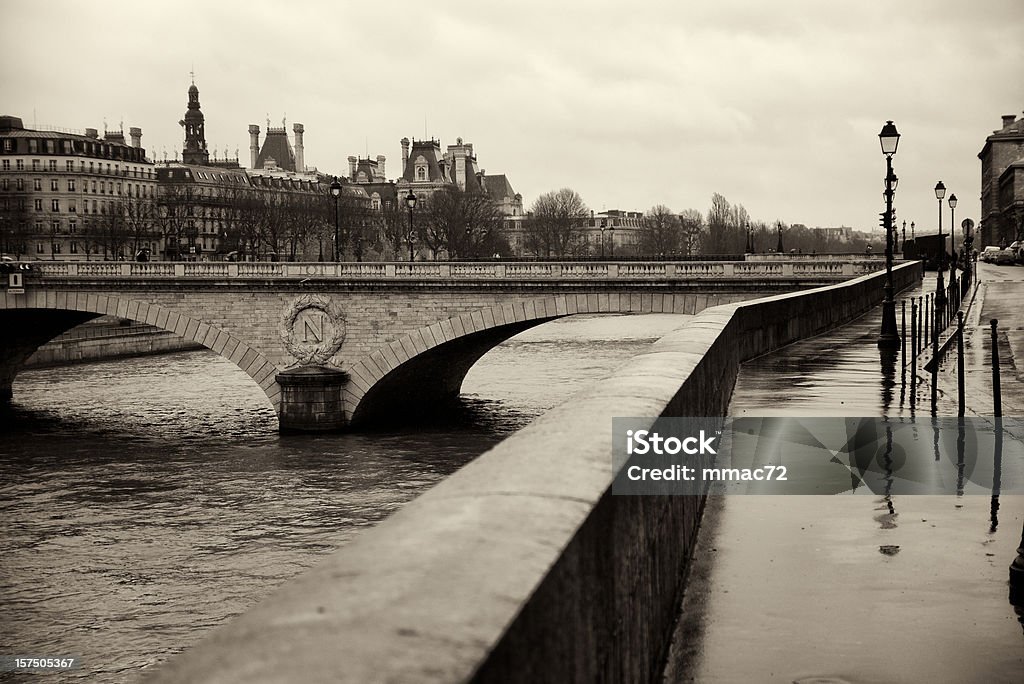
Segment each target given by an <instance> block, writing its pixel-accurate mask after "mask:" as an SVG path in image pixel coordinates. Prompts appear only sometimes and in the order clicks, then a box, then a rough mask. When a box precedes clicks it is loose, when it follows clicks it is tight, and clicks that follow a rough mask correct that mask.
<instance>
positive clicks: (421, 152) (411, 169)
mask: <svg viewBox="0 0 1024 684" xmlns="http://www.w3.org/2000/svg"><path fill="white" fill-rule="evenodd" d="M420 157H423V160H424V161H425V162H426V164H427V177H426V179H425V180H427V181H433V182H435V183H449V182H451V179H450V175H449V172H448V169H445V171H444V173H442V172H441V164H440V162H441V161H442V155H441V143H440V142H438V141H437V140H413V141H412V150H410V152H409V158H408V159H407V160H406V162H405V169H403V171H402V178H404V179H405V180H407V181H409V182H410V183H413V182H423V181H417V180H416V163H417V160H418V159H419V158H420Z"/></svg>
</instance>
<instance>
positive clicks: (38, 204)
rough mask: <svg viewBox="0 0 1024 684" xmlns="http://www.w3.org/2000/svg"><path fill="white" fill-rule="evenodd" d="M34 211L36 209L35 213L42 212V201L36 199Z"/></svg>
mask: <svg viewBox="0 0 1024 684" xmlns="http://www.w3.org/2000/svg"><path fill="white" fill-rule="evenodd" d="M35 209H36V211H42V210H43V200H41V199H37V200H36V201H35Z"/></svg>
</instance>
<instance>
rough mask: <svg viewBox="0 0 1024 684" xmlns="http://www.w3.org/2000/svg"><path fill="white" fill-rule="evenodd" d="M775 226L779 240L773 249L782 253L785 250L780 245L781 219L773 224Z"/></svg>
mask: <svg viewBox="0 0 1024 684" xmlns="http://www.w3.org/2000/svg"><path fill="white" fill-rule="evenodd" d="M775 228H776V230H778V231H779V242H778V244H777V245H775V251H776V252H778V253H779V254H783V253H784V252H785V249H784V248H783V247H782V221H778V222H777V223H776V224H775Z"/></svg>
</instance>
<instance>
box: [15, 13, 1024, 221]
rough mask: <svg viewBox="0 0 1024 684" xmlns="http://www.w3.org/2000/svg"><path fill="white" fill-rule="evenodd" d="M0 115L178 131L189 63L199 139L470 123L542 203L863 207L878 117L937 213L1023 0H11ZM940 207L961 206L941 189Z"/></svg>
mask: <svg viewBox="0 0 1024 684" xmlns="http://www.w3.org/2000/svg"><path fill="white" fill-rule="evenodd" d="M2 16H3V21H2V22H0V41H2V44H3V45H4V46H5V57H4V59H3V60H0V93H2V98H0V104H2V106H0V114H9V115H13V116H20V117H21V118H22V119H23V121H24V123H25V125H26V126H28V127H32V126H33V125H37V126H39V127H44V126H48V127H60V128H67V129H77V130H81V129H84V128H97V129H99V130H100V131H102V130H103V128H104V124H105V125H106V127H107V128H109V129H115V130H116V129H118V128H119V127H120V126H121V123H122V122H123V126H124V130H125V133H126V134H127V129H128V128H129V127H130V126H139V127H141V128H142V129H143V138H142V143H143V147H145V148H146V149H147V151H148V153H149V156H151V157H153V158H156V159H163V158H164V154H165V153H166V154H167V156H168V157H173V156H174V155H175V153H176V152H177V153H179V154H180V150H181V147H182V140H183V132H182V129H181V127H180V126H179V125H178V121H179V120H180V119H181V118H182V117H183V115H184V113H185V110H186V102H187V90H188V87H189V85H190V83H191V76H190V73H191V72H194V74H195V83H196V85H197V86H198V87H199V92H200V101H201V104H202V111H203V114H204V115H205V117H206V138H207V143H208V146H209V149H210V150H211V152H214V153H216V154H217V155H218V156H223V155H224V153H225V151H227V152H228V153H229V155H230V156H234V155H235V150H238V153H239V157H240V159H241V161H242V164H243V165H248V159H249V151H248V150H249V136H248V126H249V124H253V123H255V124H258V125H259V126H260V127H261V129H263V130H265V127H266V125H267V119H268V117H269V119H270V121H271V123H272V125H274V126H280V125H281V122H282V120H286V121H287V126H288V129H289V131H290V130H291V127H292V124H293V123H294V122H301V123H302V124H303V125H304V126H305V131H306V132H305V136H304V137H305V159H306V164H307V165H309V166H316V167H317V168H318V169H319V170H320V171H322V172H325V173H329V174H338V175H344V174H346V173H347V171H348V162H347V158H348V156H349V155H358V156H360V157H366V156H370V157H371V158H376V156H377V155H380V154H383V155H385V156H386V157H387V164H386V174H387V176H388V178H392V179H393V178H397V177H398V176H399V174H400V173H401V169H400V165H401V146H400V143H399V141H400V140H401V139H402V138H403V137H409V138H415V139H423V138H429V137H433V138H435V139H438V140H439V141H440V143H441V146H442V149H444V148H446V146H447V145H449V144H454V143H455V139H456V138H457V137H461V138H463V139H464V140H465V141H466V142H470V143H473V145H474V150H475V152H476V155H477V159H478V164H479V166H480V167H481V168H483V169H484V170H485V171H486V172H487V174H488V175H495V174H505V175H506V176H507V177H508V179H509V181H510V182H511V184H512V186H513V187H514V189H515V190H516V191H517V192H519V193H521V194H522V196H523V202H524V204H525V206H526V208H527V209H528V208H529V206H530V205H531V204H532V203H533V202H534V201H535V200H536V199H537V197H538V196H539V195H541V194H543V193H545V192H550V191H552V190H557V189H560V188H563V187H569V188H572V189H574V190H576V191H577V192H579V194H580V195H581V196H582V198H583V200H584V201H585V202H586V203H587V205H588V206H589V207H590V208H591V209H594V210H595V211H601V210H603V209H622V210H627V211H647V210H648V209H649V208H650V207H652V206H654V205H657V204H664V205H666V206H668V207H669V208H671V209H672V210H674V211H677V212H680V211H683V210H686V209H696V210H699V211H701V212H702V213H705V214H706V213H707V210H708V208H709V207H710V206H711V197H712V195H713V194H714V193H719V194H721V195H723V196H724V197H725V198H726V199H727V200H728V201H729V202H730V203H732V204H742V205H743V206H744V207H745V208H746V209H747V211H748V212H749V214H750V216H751V217H752V219H754V220H763V221H768V222H774V221H775V220H781V221H783V222H785V223H803V224H805V225H808V226H840V225H844V226H851V227H853V228H856V229H860V230H872V229H875V228H876V227H877V225H878V213H879V212H881V211H883V210H884V208H885V206H884V197H883V195H882V190H883V178H884V176H885V158H884V157H883V155H882V153H881V149H880V146H879V142H878V133H879V131H880V130H881V128H882V126H883V125H884V123H885V121H886V120H889V119H891V120H893V121H894V122H895V124H896V126H897V128H898V129H899V131H900V133H901V134H902V137H901V139H900V143H899V149H898V151H897V153H896V156H895V157H894V159H893V166H894V169H895V172H896V174H897V176H898V177H899V179H900V181H899V187H898V189H897V191H896V197H895V207H896V213H897V223H898V224H902V222H903V221H904V220H906V221H908V222H910V221H914V222H915V223H916V225H917V227H918V228H919V229H924V230H926V231H934V230H936V222H937V220H938V214H939V209H938V203H937V201H936V199H935V195H934V192H933V188H934V186H935V183H936V182H937V181H939V180H942V181H943V182H944V183H945V185H946V187H947V188H948V189H949V192H951V193H955V194H956V195H957V197H958V199H959V204H958V206H957V208H956V223H957V225H959V224H960V222H961V220H962V219H963V218H966V217H972V218H974V219H975V220H977V217H978V214H979V211H980V193H981V179H980V168H981V165H980V161H979V160H978V157H977V155H978V152H980V151H981V148H982V147H983V146H984V144H985V138H986V136H988V135H990V134H991V133H992V132H993V131H994V130H996V129H998V128H1000V127H1001V116H1002V115H1004V114H1016V115H1017V116H1018V117H1022V116H1024V39H1022V38H1021V36H1024V0H974V1H973V2H966V1H965V0H893V1H891V2H886V3H882V2H869V1H865V0H831V1H828V2H826V1H825V0H775V1H773V2H762V1H760V0H707V1H704V0H699V1H689V0H687V1H684V0H675V1H671V0H665V1H646V0H635V1H634V2H606V1H605V0H592V1H588V2H578V1H576V0H561V1H560V2H551V0H541V1H534V0H517V1H516V2H482V1H481V0H473V1H472V2H466V1H462V0H459V1H454V2H446V1H444V0H433V1H431V2H426V1H424V0H419V1H418V2H391V3H386V4H380V3H366V2H362V3H354V2H344V1H342V0H335V1H333V2H325V1H321V0H306V1H304V2H302V3H284V2H267V1H264V0H244V1H242V2H239V1H236V0H218V2H196V1H194V0H178V1H176V2H173V3H171V2H138V1H137V0H133V1H132V2H122V1H121V0H108V1H107V2H104V3H102V4H101V5H96V4H95V3H82V2H69V1H63V0H60V1H55V0H51V1H48V2H38V3H14V2H9V3H5V5H4V8H3V13H2ZM943 207H944V209H943V218H942V220H943V227H944V229H946V230H947V231H948V227H949V220H950V210H949V208H948V206H946V205H945V204H943Z"/></svg>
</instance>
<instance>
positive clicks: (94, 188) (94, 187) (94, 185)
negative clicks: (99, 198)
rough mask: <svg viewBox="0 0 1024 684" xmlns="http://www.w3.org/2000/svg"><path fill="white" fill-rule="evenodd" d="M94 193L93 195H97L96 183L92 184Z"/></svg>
mask: <svg viewBox="0 0 1024 684" xmlns="http://www.w3.org/2000/svg"><path fill="white" fill-rule="evenodd" d="M92 192H93V194H96V181H93V182H92Z"/></svg>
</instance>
